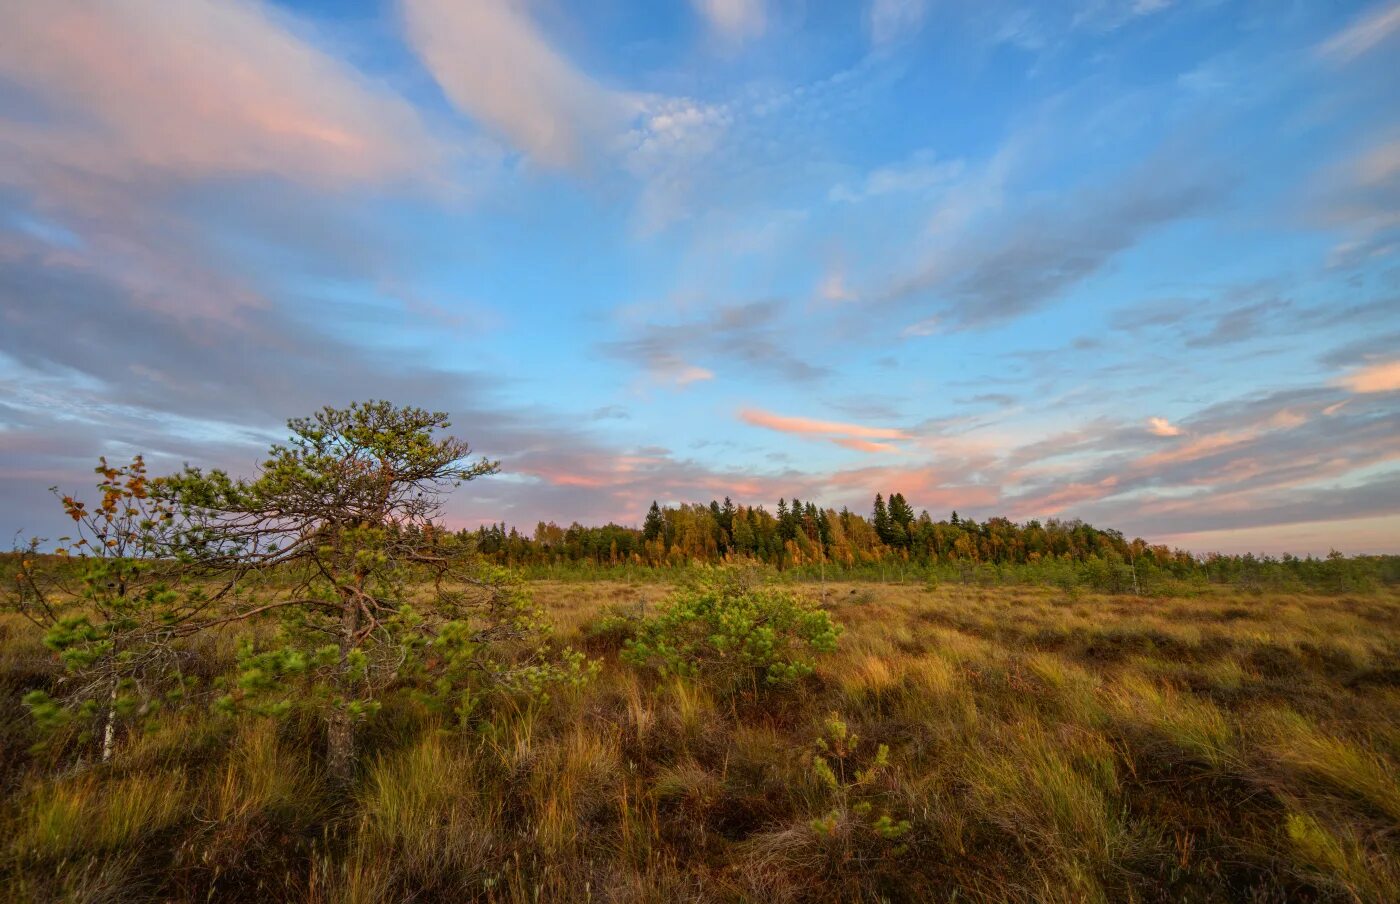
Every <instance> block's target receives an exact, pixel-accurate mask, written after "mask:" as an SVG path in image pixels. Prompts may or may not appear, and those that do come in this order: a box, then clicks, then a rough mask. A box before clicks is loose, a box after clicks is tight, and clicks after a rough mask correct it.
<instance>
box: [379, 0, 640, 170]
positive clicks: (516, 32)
mask: <svg viewBox="0 0 1400 904" xmlns="http://www.w3.org/2000/svg"><path fill="white" fill-rule="evenodd" d="M403 11H404V20H405V22H406V25H407V32H408V40H409V43H410V44H411V45H412V47H413V49H414V50H415V51H416V52H417V53H418V55H419V56H420V57H421V58H422V59H423V63H424V65H425V66H427V68H428V71H429V72H431V73H432V75H433V78H434V79H435V80H436V81H437V83H438V85H439V86H441V88H442V90H443V93H444V94H446V95H447V97H448V99H449V100H450V101H451V102H452V103H453V104H454V105H455V106H456V107H457V108H458V109H460V110H461V111H462V112H464V113H466V114H467V115H469V116H472V117H473V118H475V119H476V120H478V121H479V122H481V123H482V124H483V125H485V126H486V127H487V128H489V129H491V130H493V131H495V132H498V133H499V134H501V135H504V136H505V137H506V138H507V139H508V140H509V141H510V142H511V143H512V144H514V145H515V146H516V147H518V148H520V149H521V150H523V151H524V152H525V153H527V154H529V155H530V156H531V158H533V159H535V160H538V161H540V162H541V163H544V164H546V165H548V166H553V167H580V166H582V165H584V164H585V163H586V162H587V158H588V156H589V155H590V154H591V153H594V152H596V151H597V149H598V147H599V146H600V145H601V144H605V143H606V142H607V141H608V140H610V139H611V137H612V136H615V135H617V134H619V133H620V132H621V131H622V130H623V127H624V126H625V124H626V123H627V120H628V117H629V115H630V111H629V110H628V104H627V101H626V99H625V98H624V97H623V96H621V95H619V94H617V93H615V92H612V91H609V90H608V89H606V88H604V87H602V86H601V85H599V84H598V83H597V82H595V81H594V80H593V79H592V78H590V77H588V76H587V75H585V74H584V73H583V72H581V71H579V70H578V69H576V68H575V67H574V66H573V65H572V64H571V63H570V62H569V61H568V60H566V59H565V58H564V57H563V56H562V55H560V54H559V53H558V52H556V51H555V50H554V48H552V47H551V46H550V45H549V44H548V42H547V41H546V40H545V39H544V37H543V35H541V34H540V32H539V30H538V28H537V27H536V26H535V24H534V22H532V21H531V20H530V18H529V16H528V15H526V13H525V10H524V5H523V4H521V3H516V2H512V0H472V2H470V3H457V2H452V0H403Z"/></svg>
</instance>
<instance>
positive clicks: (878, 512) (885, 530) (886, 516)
mask: <svg viewBox="0 0 1400 904" xmlns="http://www.w3.org/2000/svg"><path fill="white" fill-rule="evenodd" d="M870 520H871V522H872V524H873V525H874V527H875V536H877V537H879V538H880V542H881V543H884V544H886V545H890V540H891V536H890V513H889V510H888V509H887V508H885V497H884V496H882V495H880V494H879V493H876V494H875V512H874V514H873V515H872V516H871V519H870Z"/></svg>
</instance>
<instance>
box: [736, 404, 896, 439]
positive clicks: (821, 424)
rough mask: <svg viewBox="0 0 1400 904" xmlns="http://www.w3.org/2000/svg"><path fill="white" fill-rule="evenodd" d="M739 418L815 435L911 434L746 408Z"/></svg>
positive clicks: (865, 436)
mask: <svg viewBox="0 0 1400 904" xmlns="http://www.w3.org/2000/svg"><path fill="white" fill-rule="evenodd" d="M739 419H740V420H742V421H743V422H744V423H746V424H752V425H754V426H755V427H763V428H765V429H768V430H777V431H778V432H780V433H796V434H800V435H815V436H844V437H855V438H860V439H909V438H910V437H909V434H908V433H907V432H906V431H904V430H900V429H897V428H894V427H867V426H864V425H862V424H846V423H842V422H840V421H823V420H817V419H816V418H809V417H788V416H786V415H781V414H773V413H772V412H769V411H761V410H759V409H756V408H745V409H744V410H742V411H740V412H739Z"/></svg>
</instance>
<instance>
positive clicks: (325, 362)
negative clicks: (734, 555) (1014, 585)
mask: <svg viewBox="0 0 1400 904" xmlns="http://www.w3.org/2000/svg"><path fill="white" fill-rule="evenodd" d="M0 17H3V19H4V21H5V22H6V27H5V28H4V29H3V31H0V531H3V533H4V535H5V537H6V539H9V538H10V537H11V536H14V537H17V538H19V537H26V536H53V535H55V532H61V531H62V529H63V525H62V513H61V510H60V507H59V506H58V504H57V502H56V501H55V500H54V499H53V498H52V497H51V496H50V495H49V493H48V488H49V487H50V486H55V485H57V486H60V487H61V488H63V489H64V490H65V491H69V492H72V491H81V490H82V489H83V488H85V487H89V486H90V485H91V484H92V483H93V482H94V477H93V475H92V473H91V468H92V466H93V465H94V464H95V460H96V458H97V456H99V455H106V456H108V457H109V458H112V459H114V460H118V461H120V460H126V459H129V458H130V457H131V456H132V455H134V454H137V453H141V454H144V455H145V456H146V458H147V461H148V463H149V464H150V466H151V468H152V470H153V471H156V472H160V471H162V470H174V469H176V468H178V467H179V466H180V465H181V464H182V463H184V462H189V463H191V464H196V465H201V466H205V467H223V468H226V469H228V470H230V471H232V472H234V473H238V474H244V475H251V474H253V473H254V472H255V469H256V467H257V465H258V463H259V461H260V460H261V456H262V453H263V452H264V451H265V450H266V448H267V446H268V444H269V443H270V442H272V441H275V440H277V439H280V438H282V437H284V436H285V433H286V431H285V426H284V425H285V421H286V420H287V419H288V418H290V417H295V416H299V415H305V414H309V413H311V412H313V411H315V410H317V409H318V408H320V407H321V406H322V405H327V404H331V405H345V404H347V403H349V402H351V401H353V400H363V399H370V398H384V399H389V400H392V401H395V402H398V403H402V404H413V405H419V406H423V407H427V408H431V409H434V410H443V411H447V412H449V413H450V414H451V416H452V420H453V424H454V432H455V433H457V434H458V435H460V436H462V437H464V438H466V439H467V440H468V441H469V442H470V443H471V444H472V446H473V448H474V449H475V450H476V451H477V452H479V453H480V454H482V455H485V456H488V457H490V458H492V459H497V460H499V461H500V463H501V474H500V475H499V476H496V477H492V478H489V479H486V480H481V481H478V482H474V483H472V484H470V485H468V486H464V487H462V488H460V489H459V490H458V491H457V492H456V493H455V494H454V495H453V497H452V499H451V502H450V503H449V506H448V509H447V517H448V520H449V522H451V523H453V524H457V525H466V526H473V525H476V524H478V523H482V522H493V521H502V520H504V521H506V522H508V523H510V524H513V525H519V526H520V527H521V528H522V529H524V530H525V531H526V532H529V531H530V530H532V529H533V527H534V525H535V523H536V522H537V521H540V520H554V521H556V522H559V523H561V524H568V523H569V522H572V521H574V520H579V521H581V522H583V523H593V524H597V523H603V522H605V521H608V520H614V521H617V522H619V523H624V524H638V523H640V521H641V519H642V516H643V514H644V513H645V510H646V508H647V506H648V505H650V503H651V501H652V500H653V499H656V500H659V501H661V502H662V503H667V502H683V501H703V502H708V501H709V500H710V499H713V498H723V497H724V496H726V495H727V496H730V497H732V498H733V499H734V501H735V502H739V503H746V504H757V503H763V504H765V505H767V506H769V507H770V509H771V507H772V506H773V504H774V503H775V501H776V500H777V499H778V498H779V497H787V498H789V499H791V498H792V497H794V496H797V497H800V498H801V499H803V500H804V501H805V500H813V501H818V502H820V503H822V504H824V505H828V506H833V507H840V506H842V505H848V506H850V507H851V508H852V510H855V511H861V512H867V511H868V510H869V508H870V501H871V499H872V497H873V496H874V494H875V493H876V492H886V493H888V492H891V491H899V492H902V493H904V495H905V496H906V497H908V499H909V501H910V503H911V504H912V505H914V506H915V508H916V509H919V508H927V509H928V510H929V511H930V512H931V513H932V514H933V515H934V516H935V517H946V516H947V514H948V512H950V511H951V510H954V509H956V510H958V511H959V512H960V513H961V514H963V515H967V516H972V517H976V518H985V517H988V516H992V515H1005V516H1008V517H1011V518H1014V519H1016V520H1023V519H1029V518H1050V517H1058V518H1083V519H1085V520H1087V521H1089V522H1091V523H1093V524H1096V525H1099V526H1105V527H1115V528H1118V529H1120V530H1122V531H1124V532H1125V533H1127V534H1128V535H1130V536H1142V537H1144V538H1146V539H1148V540H1150V541H1153V542H1163V543H1168V544H1171V545H1176V546H1181V547H1184V548H1187V549H1191V550H1195V551H1207V550H1221V551H1227V552H1235V551H1246V550H1252V551H1259V552H1270V553H1277V552H1281V551H1292V552H1295V553H1300V554H1302V553H1326V552H1327V551H1328V549H1330V548H1334V547H1335V548H1338V549H1341V550H1343V551H1345V552H1348V553H1361V552H1400V65H1397V60H1400V2H1379V3H1377V2H1371V3H1344V2H1321V0H1313V2H1301V0H1300V2H1285V0H1254V2H1229V0H1123V2H1114V0H1061V2H1035V3H1018V2H1003V0H979V2H971V0H850V2H837V0H805V2H804V0H671V2H667V0H648V2H624V0H586V2H584V0H578V2H573V0H526V2H521V0H465V2H458V0H386V2H341V0H335V2H332V0H297V2H290V0H288V2H270V0H181V2H179V3H170V2H166V0H110V2H104V3H92V2H84V0H46V2H44V3H34V2H29V0H0Z"/></svg>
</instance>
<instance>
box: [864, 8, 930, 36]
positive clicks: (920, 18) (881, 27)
mask: <svg viewBox="0 0 1400 904" xmlns="http://www.w3.org/2000/svg"><path fill="white" fill-rule="evenodd" d="M927 12H928V2H927V0H871V3H870V11H869V13H868V15H867V25H868V27H869V28H870V41H871V43H873V44H874V45H875V46H876V47H881V46H884V45H886V44H891V43H894V42H895V41H897V40H899V39H901V38H905V37H908V36H909V35H911V34H914V33H916V32H917V31H918V30H919V27H920V26H922V25H923V24H924V15H925V14H926V13H927Z"/></svg>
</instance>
